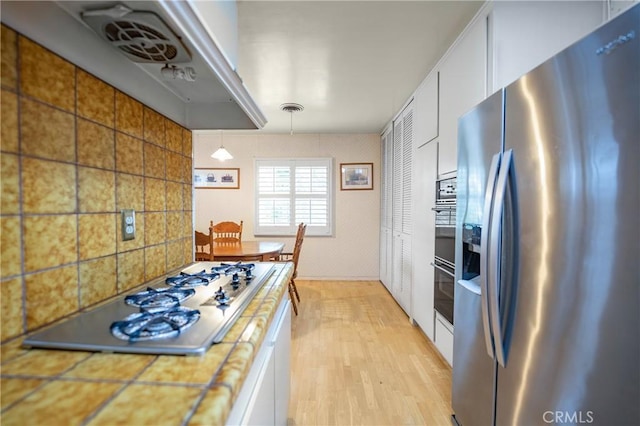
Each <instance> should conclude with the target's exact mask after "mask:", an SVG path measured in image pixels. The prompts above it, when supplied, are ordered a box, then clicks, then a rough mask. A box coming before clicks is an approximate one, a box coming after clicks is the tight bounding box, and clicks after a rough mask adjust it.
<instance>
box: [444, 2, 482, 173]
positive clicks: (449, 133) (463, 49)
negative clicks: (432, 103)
mask: <svg viewBox="0 0 640 426" xmlns="http://www.w3.org/2000/svg"><path fill="white" fill-rule="evenodd" d="M486 81H487V18H486V14H480V15H477V18H476V19H475V20H474V21H473V22H472V23H471V24H470V25H469V26H468V27H467V29H466V30H465V32H464V33H463V34H462V36H461V37H460V38H458V40H457V42H456V43H455V44H454V45H453V46H452V47H451V48H450V49H449V51H448V52H447V54H446V56H445V58H444V59H443V60H442V62H441V65H440V127H439V138H438V141H439V142H440V153H439V158H438V160H439V161H438V174H440V175H441V174H443V173H448V172H452V171H455V170H456V169H457V153H458V118H459V117H460V116H462V115H464V114H465V113H466V112H467V111H469V110H470V109H471V108H473V107H474V106H475V105H476V104H478V103H480V101H482V100H483V99H484V98H485V96H486Z"/></svg>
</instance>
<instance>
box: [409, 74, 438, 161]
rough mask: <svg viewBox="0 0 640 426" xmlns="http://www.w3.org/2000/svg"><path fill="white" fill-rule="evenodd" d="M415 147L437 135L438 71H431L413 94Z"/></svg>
mask: <svg viewBox="0 0 640 426" xmlns="http://www.w3.org/2000/svg"><path fill="white" fill-rule="evenodd" d="M413 103H414V104H415V107H414V117H413V126H414V133H413V134H414V138H413V144H414V145H415V147H416V148H418V147H420V146H422V145H424V144H425V143H427V142H429V141H431V140H433V139H435V138H437V137H438V72H437V71H433V72H431V73H430V74H429V75H428V76H427V78H425V79H424V80H423V81H422V83H421V84H420V86H418V88H417V89H416V91H415V93H414V95H413Z"/></svg>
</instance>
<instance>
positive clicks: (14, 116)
mask: <svg viewBox="0 0 640 426" xmlns="http://www.w3.org/2000/svg"><path fill="white" fill-rule="evenodd" d="M2 66H3V67H4V62H3V64H2ZM2 71H3V72H4V68H3V70H2ZM0 101H2V110H0V121H2V131H1V132H2V133H1V134H0V149H2V150H3V151H6V152H18V97H17V96H16V94H15V93H12V92H9V91H8V90H2V93H1V94H0Z"/></svg>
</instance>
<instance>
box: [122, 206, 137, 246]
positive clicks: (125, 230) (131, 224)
mask: <svg viewBox="0 0 640 426" xmlns="http://www.w3.org/2000/svg"><path fill="white" fill-rule="evenodd" d="M135 237H136V211H135V210H133V209H124V210H122V239H123V240H124V241H127V240H133V239H134V238H135Z"/></svg>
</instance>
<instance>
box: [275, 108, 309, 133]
mask: <svg viewBox="0 0 640 426" xmlns="http://www.w3.org/2000/svg"><path fill="white" fill-rule="evenodd" d="M280 109H281V110H282V111H284V112H288V113H289V114H290V118H291V122H290V124H289V129H290V130H291V134H292V135H293V113H294V112H301V111H304V107H303V106H302V105H300V104H294V103H291V102H289V103H286V104H282V105H280Z"/></svg>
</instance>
